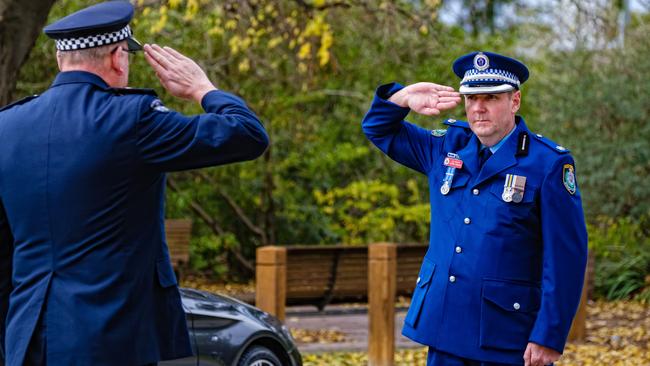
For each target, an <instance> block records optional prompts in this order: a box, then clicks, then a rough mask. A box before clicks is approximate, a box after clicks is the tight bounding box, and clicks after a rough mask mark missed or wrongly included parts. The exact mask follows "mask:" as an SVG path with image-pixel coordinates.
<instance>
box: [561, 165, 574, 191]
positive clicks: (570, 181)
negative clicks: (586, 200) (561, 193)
mask: <svg viewBox="0 0 650 366" xmlns="http://www.w3.org/2000/svg"><path fill="white" fill-rule="evenodd" d="M562 183H563V184H564V188H566V190H567V191H568V192H569V193H571V194H575V193H576V175H575V169H574V168H573V165H571V164H564V167H563V168H562Z"/></svg>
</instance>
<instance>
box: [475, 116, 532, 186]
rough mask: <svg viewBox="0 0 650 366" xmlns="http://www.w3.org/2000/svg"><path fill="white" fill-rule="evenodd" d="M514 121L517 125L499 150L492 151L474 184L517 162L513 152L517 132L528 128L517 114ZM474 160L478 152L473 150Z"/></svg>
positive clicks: (515, 148) (517, 137)
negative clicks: (492, 153)
mask: <svg viewBox="0 0 650 366" xmlns="http://www.w3.org/2000/svg"><path fill="white" fill-rule="evenodd" d="M516 122H517V125H516V127H515V132H514V133H513V134H512V135H510V137H508V140H506V142H505V143H504V144H503V146H501V147H500V148H499V150H497V152H496V153H494V155H492V157H491V158H489V159H488V160H487V161H486V162H485V164H484V165H483V168H482V169H481V171H480V172H479V173H478V178H477V179H476V181H475V182H474V185H475V186H477V185H479V184H481V183H483V182H485V181H486V180H488V179H490V178H492V177H493V176H495V175H497V174H499V173H500V172H502V171H504V170H506V169H508V168H510V167H512V166H514V165H516V164H517V158H516V157H515V153H516V152H517V143H518V141H519V133H520V132H523V131H528V129H527V128H526V124H525V123H524V120H523V118H521V117H519V116H517V119H516ZM474 160H478V152H475V157H474ZM477 166H478V162H477Z"/></svg>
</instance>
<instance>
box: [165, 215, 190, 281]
mask: <svg viewBox="0 0 650 366" xmlns="http://www.w3.org/2000/svg"><path fill="white" fill-rule="evenodd" d="M165 237H166V240H167V247H168V248H169V256H170V258H171V261H172V265H173V266H174V271H175V272H176V277H178V278H179V279H180V274H181V273H182V269H183V268H184V267H185V266H186V265H187V264H188V263H189V262H190V238H191V237H192V220H187V219H167V220H165Z"/></svg>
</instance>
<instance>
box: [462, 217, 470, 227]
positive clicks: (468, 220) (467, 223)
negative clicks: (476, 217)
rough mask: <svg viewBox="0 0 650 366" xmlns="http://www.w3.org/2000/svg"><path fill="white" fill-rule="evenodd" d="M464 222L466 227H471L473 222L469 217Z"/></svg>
mask: <svg viewBox="0 0 650 366" xmlns="http://www.w3.org/2000/svg"><path fill="white" fill-rule="evenodd" d="M463 222H464V223H465V224H466V225H469V224H470V222H472V220H470V218H469V217H466V218H465V220H463Z"/></svg>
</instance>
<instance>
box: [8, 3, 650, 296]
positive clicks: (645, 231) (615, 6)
mask: <svg viewBox="0 0 650 366" xmlns="http://www.w3.org/2000/svg"><path fill="white" fill-rule="evenodd" d="M95 2H97V1H81V0H59V1H57V2H56V3H55V4H54V6H53V8H52V10H51V12H50V16H49V20H48V22H51V21H53V20H55V19H58V18H60V17H62V16H63V15H65V14H68V13H70V12H72V11H75V10H77V9H80V8H82V7H85V6H88V5H90V4H92V3H95ZM134 4H135V5H136V7H137V13H136V18H135V21H134V23H133V27H134V31H135V35H136V38H138V39H139V40H140V41H142V42H146V43H159V44H162V45H168V46H171V47H174V48H176V49H177V50H179V51H181V52H182V53H184V54H186V55H188V56H190V57H192V58H194V59H195V60H196V61H197V62H198V63H199V64H200V65H201V66H202V67H203V68H204V69H205V70H206V71H207V72H208V74H209V76H210V78H211V79H212V80H213V81H214V83H215V84H216V85H217V86H218V87H219V88H221V89H224V90H226V91H231V92H233V93H236V94H238V95H241V96H243V97H244V98H245V100H246V101H247V103H248V104H249V105H250V106H251V107H252V108H253V109H254V110H255V111H256V112H257V113H258V114H259V116H260V117H261V118H262V120H263V122H264V124H265V126H266V128H267V129H268V131H269V134H270V137H271V142H272V144H271V147H270V148H269V150H268V151H267V152H266V153H265V155H264V157H263V158H260V159H259V160H256V161H254V162H247V163H242V164H235V165H228V166H223V167H216V168H210V169H205V170H201V171H189V172H179V173H173V174H171V175H170V176H169V180H170V184H169V188H170V189H169V190H168V193H167V216H168V217H170V218H180V217H191V218H192V220H193V221H194V222H195V225H194V233H193V239H192V243H191V267H192V269H193V270H194V271H196V272H200V273H203V274H206V275H209V276H211V277H214V278H216V279H223V280H245V279H247V278H250V276H251V274H252V272H251V269H252V264H253V261H254V253H255V249H256V248H257V247H258V246H260V245H267V244H278V245H285V244H313V245H323V244H332V243H345V244H349V245H355V244H362V243H372V242H376V241H393V242H426V241H427V235H428V234H427V233H428V217H429V207H428V197H427V196H428V188H427V182H426V180H425V178H424V177H423V176H419V175H418V174H414V173H413V172H412V171H409V170H408V169H406V168H404V167H401V166H399V165H398V164H395V163H393V162H391V161H390V160H389V159H387V158H386V157H385V156H383V154H381V153H379V151H378V150H376V149H374V148H373V147H372V146H371V144H370V143H369V142H368V141H367V140H366V139H365V137H364V136H363V134H362V132H361V128H360V121H361V119H362V118H363V115H364V113H365V111H366V110H367V108H368V106H369V104H370V101H371V99H372V96H373V93H374V89H375V88H376V87H377V86H378V85H380V84H382V83H386V82H391V81H398V82H400V83H402V84H408V83H412V82H416V81H425V80H426V81H434V82H438V83H442V84H448V85H452V86H456V85H458V80H457V78H456V77H455V76H454V75H453V73H452V71H451V63H452V62H453V60H454V59H455V58H456V57H458V56H460V55H462V54H465V53H468V52H471V51H475V50H489V51H494V52H501V53H506V54H509V55H512V56H515V57H517V58H519V59H521V60H523V61H524V62H525V63H526V64H527V65H528V66H529V67H530V69H531V79H530V81H528V82H527V83H526V84H525V85H524V87H523V90H522V91H523V108H522V111H521V114H522V115H523V116H524V117H525V118H526V121H527V123H528V125H529V127H530V128H531V129H532V130H533V131H535V132H538V133H542V134H544V135H546V136H548V137H549V138H551V139H553V140H554V141H557V142H558V143H559V144H562V145H563V146H566V147H568V148H569V149H570V150H571V151H572V153H573V155H574V157H575V160H576V165H577V167H576V168H577V176H578V182H579V185H580V189H581V192H582V196H583V204H584V208H585V213H586V215H587V220H588V222H589V235H590V248H591V249H592V251H593V252H594V253H595V254H596V256H597V260H596V265H597V267H596V278H595V289H596V294H597V295H598V296H601V297H606V298H609V299H619V298H639V299H645V300H650V184H647V183H646V181H645V180H646V179H647V178H648V176H649V175H648V173H649V171H650V123H648V122H647V121H646V118H647V117H648V115H649V112H650V103H648V101H650V98H649V96H650V80H649V75H650V47H649V43H648V39H647V35H648V34H649V32H650V15H649V14H648V10H649V8H650V4H649V3H648V2H647V1H643V0H637V1H632V6H631V7H630V6H629V5H630V2H629V1H626V0H599V1H578V0H573V1H570V0H547V1H543V0H538V1H532V0H528V1H526V0H501V1H499V0H476V1H469V0H397V1H379V0H377V1H372V0H275V1H270V0H269V1H261V0H222V1H206V0H162V1H161V0H137V1H135V2H134ZM56 72H57V69H56V60H55V51H54V44H53V42H51V41H50V40H48V39H46V37H44V36H43V35H41V36H40V37H39V38H38V40H37V42H36V45H35V47H34V49H33V50H32V52H31V55H30V58H29V60H28V61H27V63H26V64H25V65H24V66H23V67H22V69H21V70H20V75H19V79H18V80H19V82H18V85H17V90H16V91H15V92H14V96H15V97H16V98H17V97H20V96H23V95H27V94H32V93H38V92H40V91H42V90H43V89H45V88H47V87H48V85H49V84H50V83H51V81H52V80H53V78H54V76H55V75H56ZM130 85H131V86H134V87H149V88H154V89H156V91H157V92H158V93H159V94H160V95H161V99H162V100H163V101H164V102H165V103H166V104H167V105H168V106H170V107H172V108H174V109H176V110H179V111H182V112H184V113H189V114H194V113H200V112H201V109H200V106H198V105H193V104H190V103H187V102H184V101H179V100H177V99H174V98H172V97H170V96H169V95H167V94H165V92H164V90H163V88H162V87H161V86H160V85H159V83H158V81H157V79H156V78H155V75H154V74H153V72H152V71H151V70H150V68H149V67H148V65H147V64H146V62H145V61H144V59H143V57H142V55H138V56H136V58H135V59H133V64H132V67H131V79H130ZM451 116H453V117H455V118H458V119H463V118H464V112H463V110H462V108H458V109H457V110H454V111H453V113H448V114H446V115H444V116H441V117H439V118H421V117H416V116H412V115H411V116H409V118H410V120H412V121H414V122H416V123H419V124H420V125H422V126H424V127H426V128H442V125H441V121H442V120H443V118H445V117H451ZM434 214H435V212H434Z"/></svg>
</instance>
